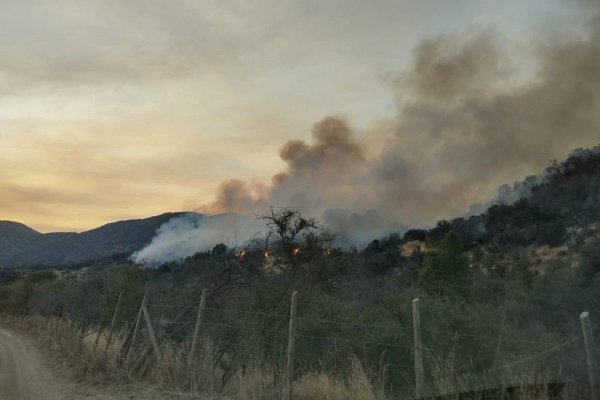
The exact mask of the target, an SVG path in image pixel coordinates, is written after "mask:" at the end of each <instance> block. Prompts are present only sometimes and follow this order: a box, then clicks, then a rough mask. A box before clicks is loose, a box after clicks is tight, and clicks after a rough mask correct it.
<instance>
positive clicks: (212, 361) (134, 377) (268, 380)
mask: <svg viewBox="0 0 600 400" xmlns="http://www.w3.org/2000/svg"><path fill="white" fill-rule="evenodd" d="M2 319H3V320H4V321H5V322H6V323H8V324H9V325H11V326H12V327H14V328H15V329H18V330H20V331H21V332H23V333H26V334H27V335H29V336H31V337H33V338H34V340H35V341H36V342H37V343H38V344H39V347H40V348H41V349H43V350H44V351H45V352H46V353H47V355H48V356H51V358H52V359H53V360H54V361H55V362H58V363H59V364H61V365H63V366H64V367H67V368H69V369H70V370H71V371H72V372H73V374H74V376H75V378H77V379H80V380H85V381H88V382H93V383H101V382H110V383H113V384H125V383H127V384H131V383H137V384H143V385H144V386H148V385H150V386H153V387H156V388H157V389H159V390H162V391H166V392H168V393H180V394H181V393H184V394H185V395H186V397H187V396H189V398H201V399H241V400H276V399H277V400H279V399H281V398H282V395H283V393H284V389H285V388H284V384H283V382H282V376H283V375H284V374H283V372H284V371H281V370H278V368H277V366H275V365H273V364H270V363H267V362H264V361H262V360H258V359H257V360H254V361H252V362H250V363H248V364H247V365H244V366H243V367H242V366H233V367H232V368H231V369H230V370H229V371H228V372H226V371H223V370H222V369H220V368H219V367H218V362H217V356H216V353H215V351H216V346H215V345H214V343H213V342H212V341H211V340H210V339H205V340H204V341H203V342H202V343H200V346H199V348H198V350H197V354H196V357H195V359H194V360H193V363H192V364H191V365H190V364H189V362H188V358H187V357H188V354H189V353H188V351H189V348H190V343H187V342H183V343H179V344H176V343H174V342H169V341H162V342H161V349H160V352H161V354H160V358H159V360H157V359H156V358H155V356H154V355H151V356H150V357H148V358H147V362H145V363H141V364H140V365H141V368H140V369H139V370H137V371H135V372H134V373H133V374H132V368H133V366H134V365H135V364H136V362H137V360H139V359H140V354H142V353H143V349H147V348H149V343H143V338H142V340H140V342H142V343H141V345H139V346H138V348H137V351H136V352H135V357H133V358H132V360H131V361H130V362H118V355H119V353H120V350H121V347H122V345H123V342H124V340H123V339H124V336H125V334H124V333H123V332H117V333H116V334H115V335H114V336H113V338H112V341H111V344H110V346H108V347H107V346H106V343H107V340H108V334H107V332H106V331H101V332H98V330H95V329H88V330H84V331H82V329H81V327H80V326H78V325H77V324H76V323H74V322H72V321H69V320H66V319H59V318H56V317H52V318H46V317H40V316H29V317H7V316H4V317H2ZM150 354H151V353H150ZM349 363H350V364H349V365H348V368H345V369H344V370H345V371H348V372H347V373H345V374H344V375H338V376H332V375H331V374H328V373H327V372H325V371H309V372H307V373H305V374H304V375H303V376H301V377H300V378H299V379H298V380H297V381H296V382H295V383H294V399H296V400H386V396H385V394H384V392H383V390H382V388H381V385H377V384H374V383H373V380H372V379H370V378H369V375H368V374H367V373H366V371H365V370H364V369H363V367H362V365H361V363H360V362H359V360H358V359H356V358H352V359H351V360H350V361H349ZM427 364H428V366H429V369H430V373H431V375H430V377H431V381H430V382H429V385H428V388H429V389H430V390H431V393H438V394H443V393H455V392H456V391H464V390H469V389H476V388H484V387H488V388H491V387H503V386H511V385H522V386H524V387H527V386H528V385H533V384H539V383H544V382H551V381H556V377H552V376H544V375H540V374H539V373H538V372H536V371H533V370H531V371H524V370H519V371H518V372H516V371H510V370H494V371H495V372H493V373H489V371H488V373H482V374H457V375H456V376H454V375H453V374H451V373H449V371H453V370H454V366H453V360H452V358H447V359H442V358H436V357H435V355H432V354H429V355H428V363H427ZM378 375H383V376H385V368H384V371H380V372H379V374H378ZM381 380H383V379H381ZM569 391H571V389H569ZM574 393H576V392H574ZM524 398H530V399H535V400H546V399H547V398H548V397H547V396H546V395H545V394H532V395H530V396H525V397H524ZM565 398H566V399H569V398H581V396H580V395H578V394H575V395H574V396H573V395H569V394H567V395H566V396H565Z"/></svg>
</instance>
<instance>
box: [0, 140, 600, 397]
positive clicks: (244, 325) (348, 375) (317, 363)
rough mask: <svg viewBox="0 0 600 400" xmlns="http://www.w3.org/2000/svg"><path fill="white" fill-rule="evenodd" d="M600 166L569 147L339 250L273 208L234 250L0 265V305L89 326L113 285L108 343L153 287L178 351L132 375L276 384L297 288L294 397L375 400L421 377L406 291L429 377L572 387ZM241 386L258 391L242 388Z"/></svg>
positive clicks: (579, 378) (590, 289)
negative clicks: (472, 201) (198, 324)
mask: <svg viewBox="0 0 600 400" xmlns="http://www.w3.org/2000/svg"><path fill="white" fill-rule="evenodd" d="M599 166H600V155H599V154H598V151H580V152H577V153H576V154H574V155H572V156H571V157H570V158H569V159H568V160H566V161H565V162H563V163H554V164H553V165H552V166H551V168H550V169H549V175H548V178H547V179H546V181H545V183H542V184H541V185H539V186H537V187H534V188H533V189H532V194H531V196H529V197H527V198H524V199H521V200H519V201H518V202H517V203H515V204H512V205H498V206H493V207H491V208H490V209H489V210H488V211H487V212H486V213H485V214H483V215H480V216H475V217H471V218H468V219H462V218H461V219H456V220H453V221H441V222H440V223H438V224H437V225H436V226H435V227H434V228H432V229H429V230H410V231H408V232H406V233H405V234H404V235H403V236H401V235H399V234H394V235H390V236H388V237H385V238H380V239H377V240H374V241H373V242H372V243H370V244H369V245H368V246H367V247H366V248H365V249H364V250H362V251H344V250H342V249H337V248H335V247H334V245H333V244H334V241H333V239H334V237H333V235H332V234H331V233H330V232H328V231H327V230H326V229H324V228H323V227H322V226H320V224H319V222H318V221H316V220H314V219H310V218H305V217H303V216H302V215H301V214H300V213H299V212H298V211H297V210H288V209H271V210H270V211H269V213H268V214H267V215H265V216H264V218H265V220H266V221H267V222H268V226H269V227H270V228H271V229H270V234H269V235H268V236H267V238H266V240H256V241H252V242H250V243H248V244H247V245H246V246H245V248H244V249H242V250H241V251H240V250H239V249H231V248H228V247H227V246H225V245H224V244H220V245H217V246H215V247H214V248H213V249H212V250H211V251H207V252H204V253H199V254H196V255H194V256H193V257H190V258H188V259H186V260H184V262H183V263H180V264H177V263H172V264H165V265H163V266H162V267H161V268H158V269H155V270H152V269H141V268H139V267H138V266H136V265H133V264H131V263H123V262H121V263H118V264H115V265H114V266H112V267H104V268H97V269H90V270H89V271H87V272H85V273H82V272H80V271H70V272H64V271H63V272H60V276H57V275H56V273H49V272H48V271H33V272H29V273H27V272H25V273H22V274H17V275H15V273H14V272H8V271H3V272H2V273H0V286H1V290H0V311H1V312H3V313H5V314H7V315H13V316H14V315H21V316H30V315H36V316H45V317H52V316H63V317H66V318H69V319H70V320H74V321H75V320H76V321H78V323H79V324H80V325H79V326H80V331H81V332H84V334H83V337H87V336H91V337H93V336H92V334H91V333H90V332H96V333H95V334H97V330H98V327H100V326H108V325H109V323H110V321H111V318H112V313H113V311H114V307H115V304H116V302H117V298H118V297H119V294H120V293H122V294H123V298H122V302H121V308H120V312H119V314H118V318H117V326H118V329H117V331H118V332H119V336H118V337H119V339H118V340H117V341H116V342H115V346H116V345H117V343H120V344H122V343H123V342H124V341H125V340H126V332H127V331H128V330H129V329H130V328H131V323H132V322H133V321H134V320H135V317H136V315H137V312H138V309H139V306H140V303H141V300H142V297H143V295H144V291H145V289H146V288H149V298H148V303H147V304H148V308H149V312H150V314H151V315H152V317H153V321H154V323H155V325H156V330H157V332H158V335H159V340H160V341H161V343H162V345H163V346H165V348H170V349H171V350H169V352H167V354H170V357H171V358H170V360H171V361H169V362H167V361H166V358H163V360H162V362H161V363H160V365H162V366H163V367H162V369H161V370H154V369H152V368H157V367H149V368H150V369H149V370H147V371H145V372H144V373H140V374H138V375H139V376H146V377H148V376H153V377H155V378H156V379H155V380H158V382H161V383H162V384H164V385H167V386H169V385H171V386H176V387H178V388H179V389H184V390H200V391H207V392H211V393H225V394H227V393H229V394H232V393H233V392H232V390H234V389H233V388H236V389H235V390H237V392H235V395H236V396H239V397H238V398H248V399H250V398H279V397H277V396H279V393H280V392H279V391H280V390H281V388H282V385H283V382H284V373H283V372H284V365H285V351H286V345H287V334H288V317H287V316H288V313H289V298H290V295H291V293H292V292H293V291H298V293H299V294H298V299H299V303H298V321H297V339H296V340H297V343H296V351H297V353H296V380H297V388H298V390H297V398H299V399H309V398H332V399H335V398H356V399H367V398H369V399H371V398H372V399H376V398H386V397H387V398H394V397H395V396H397V395H399V394H408V393H412V392H413V390H414V389H413V382H414V376H413V369H412V367H411V365H412V363H413V351H412V343H413V326H412V309H411V300H412V299H413V298H415V297H419V298H421V320H422V329H423V334H422V336H423V343H424V345H425V349H426V361H425V369H426V380H427V382H430V383H433V384H435V386H436V388H437V390H438V391H444V390H446V391H447V390H454V389H456V388H457V387H462V388H470V387H474V386H477V385H482V382H484V379H483V376H484V375H486V376H488V378H489V376H493V377H494V379H495V380H496V381H498V380H501V379H502V378H506V379H510V380H511V381H519V379H524V378H525V377H526V378H527V379H529V380H532V381H533V380H536V379H538V377H543V379H546V380H547V379H559V380H567V379H568V380H570V381H572V382H575V383H574V384H573V385H571V387H572V388H573V387H574V388H579V387H580V386H582V384H583V382H585V381H584V379H585V376H586V375H585V374H586V370H585V355H584V351H583V344H582V341H581V339H580V335H581V333H580V329H581V328H580V322H579V314H580V312H582V311H584V310H587V311H590V314H591V318H592V321H600V314H599V313H598V310H600V307H599V306H600V304H598V303H599V301H600V275H598V272H599V271H600V250H598V249H600V239H598V235H597V233H598V229H600V208H599V207H598V204H600V198H599V196H600V192H599V191H598V188H599V187H600V168H599ZM203 288H208V289H209V298H208V305H207V310H206V315H205V320H204V323H203V330H202V338H203V339H202V340H203V343H204V344H203V346H202V349H201V351H200V352H199V355H198V358H197V359H196V362H197V363H204V364H202V365H203V367H202V369H201V370H197V371H196V372H195V374H196V375H193V374H192V377H193V379H192V378H190V375H189V374H188V375H186V372H185V371H186V364H185V359H186V357H187V354H188V350H187V349H189V345H190V340H191V338H190V336H191V334H192V333H193V328H194V325H195V316H196V312H197V305H198V303H199V298H200V293H201V291H202V289H203ZM36 321H38V320H36ZM39 321H47V320H39ZM39 321H38V322H35V324H37V325H36V326H38V328H36V329H41V328H39V326H43V322H39ZM176 327H177V328H176ZM103 335H104V334H103ZM102 337H104V336H102ZM169 346H170V347H169ZM138 347H139V348H137V350H136V352H137V353H136V357H139V356H140V355H141V354H142V352H143V346H138ZM100 348H102V346H100ZM117 353H118V351H117V350H115V354H113V356H111V357H112V358H110V361H106V360H105V361H103V362H104V363H107V362H108V363H109V365H111V367H110V368H108V371H113V372H111V373H108V375H111V374H113V375H114V373H115V372H114V371H121V370H119V368H122V367H119V364H118V363H117V361H116V360H118V357H117ZM113 363H115V364H114V366H113ZM152 365H155V364H152ZM176 366H177V367H176ZM153 371H154V372H153ZM198 371H201V372H198ZM119 373H122V372H119ZM125 375H127V374H125ZM125 375H123V376H125ZM209 375H210V376H211V377H213V378H214V379H213V378H211V379H208V378H206V377H207V376H209ZM111 376H112V375H111ZM127 376H129V375H127ZM157 376H158V377H160V379H159V378H157ZM201 376H204V378H202V379H200V377H201ZM509 377H510V378H509ZM549 377H550V378H549ZM128 379H129V378H128ZM540 379H541V378H540ZM250 381H252V382H254V383H252V385H254V386H252V385H251V384H250V383H248V382H250ZM200 382H203V383H202V384H201V383H200ZM207 382H208V383H207ZM235 382H238V383H237V384H235ZM240 382H246V383H244V384H242V383H240ZM486 382H487V383H486V384H492V383H490V381H489V379H488V380H487V381H486ZM496 383H497V382H496ZM504 383H506V382H504ZM244 385H246V387H250V386H252V387H255V388H257V387H261V388H262V389H260V390H262V392H261V394H260V395H259V394H257V393H258V392H257V391H259V389H256V390H254V389H253V390H254V391H249V392H248V393H246V394H243V393H241V392H240V391H243V387H244ZM457 385H461V386H457ZM577 390H578V389H577ZM319 391H328V392H327V393H332V394H327V395H324V394H322V393H324V392H319ZM250 392H252V393H250ZM267 392H268V393H270V395H267V394H266V393H267ZM351 393H353V394H352V395H351ZM356 393H363V395H358V394H356ZM257 396H258V397H257ZM269 396H272V397H269ZM336 396H337V397H336ZM352 396H354V397H352ZM577 396H581V394H577V395H573V398H580V397H577Z"/></svg>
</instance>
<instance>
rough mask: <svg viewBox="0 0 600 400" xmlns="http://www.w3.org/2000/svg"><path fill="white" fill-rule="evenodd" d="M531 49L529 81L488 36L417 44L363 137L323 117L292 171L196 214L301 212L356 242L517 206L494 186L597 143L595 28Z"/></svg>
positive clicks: (290, 163) (228, 190)
mask: <svg viewBox="0 0 600 400" xmlns="http://www.w3.org/2000/svg"><path fill="white" fill-rule="evenodd" d="M584 3H585V4H587V3H586V2H584ZM531 48H532V51H531V57H532V61H533V62H534V64H535V69H534V72H533V73H532V74H530V75H526V74H524V72H523V71H522V70H520V69H519V68H518V66H514V65H511V53H510V51H508V49H507V46H506V44H505V43H504V42H503V39H502V37H501V36H500V35H498V34H497V33H495V32H493V31H490V30H484V31H480V32H476V33H472V32H471V33H467V34H462V35H459V34H454V35H441V36H437V37H434V38H430V39H427V40H424V41H423V42H422V43H420V44H419V45H418V46H417V47H416V48H415V50H414V61H413V63H412V65H411V66H410V67H409V68H408V69H407V70H406V71H404V72H402V73H398V74H396V75H395V76H394V77H393V78H392V79H390V80H389V82H390V87H391V90H393V91H394V93H395V94H396V98H397V110H398V112H397V113H396V115H394V116H392V117H391V118H389V120H388V121H385V122H383V123H379V124H378V125H377V127H374V128H373V129H372V130H370V131H367V132H360V133H359V134H357V133H355V132H354V131H353V129H352V128H351V125H350V123H349V122H348V121H347V120H346V118H343V117H339V116H330V117H327V118H325V119H323V120H322V121H319V122H317V123H316V124H315V125H314V127H313V130H312V141H311V142H306V141H304V140H293V141H289V142H288V143H286V144H284V145H283V147H282V148H281V151H280V156H281V158H282V160H283V161H285V163H286V164H287V167H286V168H285V170H284V171H282V172H281V173H278V174H276V175H275V176H274V177H273V178H272V181H271V183H270V184H256V183H249V182H242V181H239V180H231V181H227V182H224V183H223V184H222V185H221V187H220V188H219V190H218V193H217V196H216V199H215V201H214V202H213V203H210V204H207V205H205V206H202V207H199V210H200V211H208V212H213V213H214V212H228V211H235V212H238V213H244V214H246V215H256V213H257V212H260V210H264V208H266V206H267V205H274V206H284V207H296V208H299V209H300V210H302V211H303V212H304V213H306V214H308V215H311V216H317V217H321V218H322V219H323V220H325V222H326V223H328V224H329V225H330V226H331V228H332V229H333V230H336V231H337V232H338V233H340V234H341V235H342V236H343V237H345V238H346V239H349V240H350V241H352V240H355V241H356V240H358V241H362V240H364V239H365V238H364V234H365V233H366V234H368V235H381V234H384V233H387V232H390V231H394V230H398V229H401V228H402V227H403V226H404V225H402V224H407V225H411V226H415V225H428V224H432V223H435V222H436V220H438V219H441V218H449V217H453V216H458V215H464V213H465V212H467V210H468V209H469V205H471V204H474V203H483V204H486V205H487V204H489V203H487V202H488V201H489V200H490V199H494V200H493V201H495V202H498V201H504V202H512V201H514V199H515V198H517V197H518V196H521V195H523V193H526V190H527V186H523V187H521V186H519V185H520V184H519V185H516V186H513V187H507V186H504V187H501V189H500V191H499V192H498V193H496V190H497V188H498V187H499V186H500V185H502V184H503V183H506V182H514V181H516V180H519V179H522V177H524V176H527V175H530V174H532V173H537V172H539V171H543V170H544V168H545V167H546V166H547V165H548V163H549V160H550V159H559V160H560V159H563V158H564V157H566V156H567V154H568V152H569V151H570V150H572V149H573V148H576V147H591V146H593V145H595V144H597V142H598V140H599V138H600V135H599V134H600V19H598V18H596V19H593V20H591V21H590V23H589V25H588V26H587V28H586V29H585V30H584V31H581V32H578V33H577V34H575V33H574V34H573V36H571V37H561V38H560V40H557V39H556V38H553V39H552V40H548V41H545V42H541V43H540V42H539V41H538V42H537V43H532V44H531ZM535 179H537V178H535ZM530 183H533V182H530ZM474 211H479V210H476V209H475V210H474V209H473V208H472V209H471V212H474ZM481 211H483V210H481ZM378 221H379V222H378Z"/></svg>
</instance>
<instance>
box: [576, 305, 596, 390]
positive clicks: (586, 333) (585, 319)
mask: <svg viewBox="0 0 600 400" xmlns="http://www.w3.org/2000/svg"><path fill="white" fill-rule="evenodd" d="M579 318H580V319H581V328H582V330H583V340H584V342H585V353H586V355H587V366H588V375H589V378H590V392H591V394H592V397H591V398H592V400H599V399H598V377H597V375H596V372H597V371H596V360H595V354H594V336H593V335H592V324H591V322H590V313H589V312H587V311H584V312H582V313H581V315H580V316H579Z"/></svg>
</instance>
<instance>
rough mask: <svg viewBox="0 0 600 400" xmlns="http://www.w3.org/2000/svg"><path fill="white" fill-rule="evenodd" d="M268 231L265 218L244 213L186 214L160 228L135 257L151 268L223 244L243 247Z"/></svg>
mask: <svg viewBox="0 0 600 400" xmlns="http://www.w3.org/2000/svg"><path fill="white" fill-rule="evenodd" d="M265 231H266V226H265V224H264V222H263V221H261V220H257V219H253V218H250V217H246V216H243V215H240V214H231V213H230V214H220V215H215V216H206V215H202V214H197V213H186V214H184V215H182V216H179V217H175V218H172V219H171V220H169V221H168V222H166V223H164V224H163V225H162V226H161V227H160V228H159V229H158V230H157V231H156V235H155V236H154V238H153V239H152V242H151V243H150V244H149V245H148V246H146V247H145V248H143V249H142V250H140V251H138V252H136V253H134V254H133V255H132V256H131V259H132V260H133V261H134V262H136V263H138V264H142V265H144V266H147V267H154V266H159V265H161V264H164V263H166V262H171V261H175V262H180V261H182V260H183V259H185V258H186V257H190V256H192V255H194V254H196V253H198V252H202V251H206V250H209V249H211V248H212V247H213V246H215V245H217V244H219V243H224V244H226V245H228V246H230V247H234V248H235V247H239V246H242V245H244V244H245V243H246V242H247V241H249V240H251V239H252V238H254V237H257V236H260V235H262V234H264V232H265Z"/></svg>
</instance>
